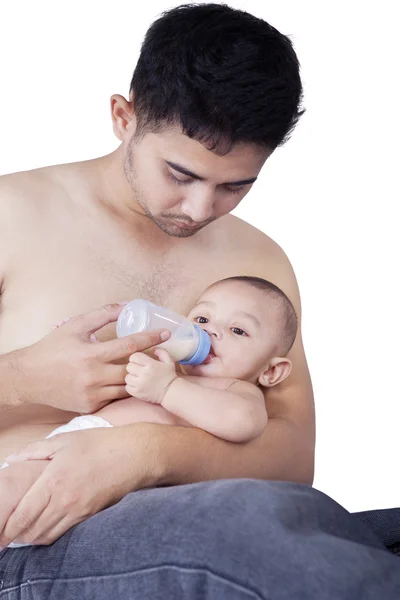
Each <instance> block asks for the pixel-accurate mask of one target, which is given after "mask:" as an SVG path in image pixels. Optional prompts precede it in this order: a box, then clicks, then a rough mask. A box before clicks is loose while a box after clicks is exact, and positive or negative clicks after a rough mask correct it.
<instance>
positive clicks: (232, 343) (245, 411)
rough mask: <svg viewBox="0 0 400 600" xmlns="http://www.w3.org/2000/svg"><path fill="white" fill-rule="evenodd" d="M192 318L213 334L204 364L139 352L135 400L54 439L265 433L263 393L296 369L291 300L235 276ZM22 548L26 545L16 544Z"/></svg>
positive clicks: (78, 422) (132, 379)
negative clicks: (116, 430) (100, 434)
mask: <svg viewBox="0 0 400 600" xmlns="http://www.w3.org/2000/svg"><path fill="white" fill-rule="evenodd" d="M188 319H189V320H191V321H193V322H194V323H196V324H197V325H198V326H199V327H202V328H203V329H204V330H205V331H207V333H208V334H209V335H210V338H211V350H210V353H209V355H208V356H207V358H206V360H205V361H204V362H203V363H202V364H201V365H191V366H188V365H185V366H183V365H176V364H175V363H174V361H173V360H172V358H171V357H170V355H169V354H168V352H167V351H166V350H165V349H163V348H158V347H155V348H154V349H153V351H152V352H153V355H154V356H156V358H153V357H152V356H150V355H149V354H147V353H143V352H136V353H135V354H132V355H131V356H130V358H129V363H128V365H127V373H128V374H127V376H126V379H125V381H126V390H127V392H128V393H129V394H130V395H131V396H132V397H131V398H125V399H123V400H117V401H114V402H112V403H110V404H108V405H107V406H105V407H104V408H102V409H100V410H99V411H97V412H96V413H94V414H92V415H82V416H79V417H75V418H74V419H72V421H70V422H69V423H67V424H66V425H63V426H61V427H58V428H57V429H56V430H55V431H53V432H52V433H51V434H50V435H49V436H47V437H51V436H53V435H56V434H58V433H65V432H67V431H74V430H78V429H88V428H91V427H113V426H118V425H127V424H130V423H135V422H153V423H154V422H155V423H164V424H170V425H184V426H187V427H198V428H200V429H204V430H205V431H208V432H209V433H211V434H213V435H215V436H217V437H220V438H222V439H225V440H228V441H231V442H247V441H250V440H252V439H254V438H256V437H258V436H259V435H260V434H261V433H262V432H263V431H264V429H265V427H266V425H267V420H268V416H267V411H266V407H265V399H264V394H263V391H262V390H263V388H265V387H271V386H274V385H277V384H278V383H280V382H281V381H283V380H284V379H286V377H288V375H289V374H290V371H291V366H292V365H291V361H290V360H289V359H288V358H285V356H286V354H287V353H288V352H289V350H290V348H291V347H292V345H293V343H294V340H295V337H296V332H297V317H296V313H295V310H294V308H293V305H292V303H291V302H290V300H289V299H288V298H287V296H286V295H285V294H284V293H283V292H282V291H281V290H280V289H279V288H278V287H276V286H275V285H274V284H272V283H270V282H268V281H266V280H265V279H261V278H258V277H248V276H237V277H229V278H228V279H223V280H221V281H217V282H216V283H213V284H212V285H211V286H209V287H208V288H207V289H206V290H205V291H204V292H203V293H202V295H201V296H200V298H199V299H198V301H197V303H196V305H195V306H194V307H193V308H192V310H191V311H190V313H189V315H188ZM157 359H158V360H157ZM177 367H179V372H178V370H177ZM6 466H8V465H7V463H5V464H4V465H2V467H1V468H3V467H6ZM20 545H21V546H22V545H27V544H14V543H13V544H10V546H11V547H17V546H20Z"/></svg>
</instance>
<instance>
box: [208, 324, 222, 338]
mask: <svg viewBox="0 0 400 600" xmlns="http://www.w3.org/2000/svg"><path fill="white" fill-rule="evenodd" d="M204 329H205V331H207V333H208V335H209V336H214V337H216V338H219V337H221V333H220V331H219V329H218V328H217V327H215V326H210V325H209V326H208V327H205V328H204Z"/></svg>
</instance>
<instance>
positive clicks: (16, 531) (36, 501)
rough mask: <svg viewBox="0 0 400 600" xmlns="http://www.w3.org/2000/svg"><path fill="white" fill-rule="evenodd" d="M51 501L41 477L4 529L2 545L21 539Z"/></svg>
mask: <svg viewBox="0 0 400 600" xmlns="http://www.w3.org/2000/svg"><path fill="white" fill-rule="evenodd" d="M50 500H51V495H50V493H49V492H48V491H47V489H46V487H45V486H43V483H42V477H39V478H38V479H37V480H36V481H35V483H34V484H33V485H32V487H31V488H30V489H29V490H28V491H27V493H26V494H25V496H24V497H23V498H22V500H21V501H20V503H19V504H18V506H17V507H16V509H15V510H14V512H13V513H12V515H11V516H10V518H9V519H8V521H7V523H6V526H5V527H4V530H3V534H2V539H1V541H2V543H3V542H4V541H5V544H4V545H8V544H9V543H10V542H12V541H13V540H15V539H16V538H19V537H20V536H21V535H23V533H24V532H25V531H27V530H29V528H30V527H31V526H32V524H33V523H34V522H35V521H36V520H37V519H38V518H39V517H40V515H41V514H42V513H43V511H44V510H45V508H46V507H47V505H48V504H49V502H50Z"/></svg>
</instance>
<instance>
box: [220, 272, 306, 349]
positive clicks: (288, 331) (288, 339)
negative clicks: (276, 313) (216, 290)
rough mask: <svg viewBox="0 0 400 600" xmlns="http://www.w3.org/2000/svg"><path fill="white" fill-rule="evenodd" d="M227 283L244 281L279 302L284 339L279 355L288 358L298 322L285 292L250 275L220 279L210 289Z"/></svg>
mask: <svg viewBox="0 0 400 600" xmlns="http://www.w3.org/2000/svg"><path fill="white" fill-rule="evenodd" d="M225 281H243V282H244V283H248V284H249V285H252V286H253V287H255V288H257V289H259V290H261V291H263V292H264V293H265V294H266V295H268V296H271V297H272V298H274V299H277V300H278V301H279V305H280V308H282V324H281V325H282V326H281V331H282V337H281V340H280V344H279V355H280V356H286V355H287V353H288V352H289V350H290V348H291V347H292V346H293V344H294V341H295V339H296V335H297V326H298V320H297V315H296V311H295V309H294V306H293V304H292V303H291V301H290V300H289V298H288V297H287V296H286V294H285V292H283V291H282V290H281V289H280V288H279V287H278V286H276V285H275V284H274V283H271V281H267V280H266V279H263V278H262V277H251V276H249V275H236V276H234V277H227V278H226V279H220V280H219V281H216V282H215V283H213V284H212V285H211V286H210V287H213V286H214V285H215V286H216V285H219V284H220V283H224V282H225Z"/></svg>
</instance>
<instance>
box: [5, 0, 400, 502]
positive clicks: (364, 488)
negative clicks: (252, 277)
mask: <svg viewBox="0 0 400 600" xmlns="http://www.w3.org/2000/svg"><path fill="white" fill-rule="evenodd" d="M135 4H136V3H135V2H134V1H133V0H130V1H123V0H113V1H111V0H110V1H108V2H107V1H103V2H98V1H93V2H92V1H86V2H85V1H82V0H80V1H76V0H74V1H71V0H70V1H69V2H68V3H66V2H65V3H61V2H53V1H43V0H36V1H35V2H30V1H28V0H25V1H19V2H7V3H5V2H2V3H1V8H0V56H1V75H0V91H1V96H0V136H1V141H0V173H9V172H15V171H21V170H25V169H33V168H35V167H39V166H43V165H48V164H56V163H62V162H73V161H77V160H84V159H89V158H93V157H96V156H100V155H104V154H107V153H109V152H111V151H112V150H114V149H115V148H116V147H117V146H118V140H117V139H116V138H115V137H114V136H113V133H112V128H111V120H110V116H109V97H110V96H111V95H112V94H113V93H120V94H122V95H124V96H125V97H128V90H129V83H130V79H131V75H132V72H133V69H134V66H135V64H136V60H137V57H138V52H139V48H140V43H141V41H142V39H143V36H144V34H145V32H146V30H147V28H148V27H149V25H150V23H151V22H152V21H153V20H154V19H155V18H156V17H157V16H158V15H159V13H160V12H161V11H163V10H166V9H168V8H170V7H172V6H176V5H177V4H179V2H177V3H173V2H172V3H171V4H170V3H168V2H165V1H158V2H157V1H152V0H150V1H148V2H140V10H139V8H138V9H137V10H135V8H134V5H135ZM230 5H231V6H233V7H236V8H244V7H245V8H246V10H247V11H248V12H252V13H253V14H255V15H256V16H259V17H261V18H263V19H265V20H267V21H269V22H270V23H271V24H272V25H274V26H275V27H277V28H278V29H279V30H280V31H282V33H285V34H286V35H290V37H291V39H292V41H293V43H294V45H295V48H296V51H297V53H298V56H299V59H300V62H301V65H302V76H303V80H304V88H305V106H306V108H307V113H306V114H305V115H304V116H303V118H302V120H301V123H300V124H299V126H298V128H297V130H296V131H295V133H294V134H293V136H292V139H291V140H290V141H289V142H288V144H287V145H286V146H284V147H283V148H281V149H278V150H277V151H276V153H275V154H274V155H273V156H272V157H271V158H270V160H269V161H267V163H266V165H265V167H264V169H263V171H262V176H261V177H260V181H259V182H258V183H257V184H256V186H255V187H254V188H253V190H252V191H251V192H250V194H249V195H248V196H247V197H246V198H245V200H244V201H243V203H242V205H241V206H240V207H239V208H238V209H237V211H236V214H237V215H239V216H240V217H242V218H244V219H246V220H247V221H249V222H250V223H253V224H254V225H256V226H257V227H259V228H260V229H262V230H263V231H265V233H267V234H268V235H270V236H271V237H272V238H274V239H275V240H276V241H277V242H278V243H279V244H280V245H281V246H282V247H283V249H284V250H285V252H286V253H287V254H288V256H289V258H290V260H291V261H292V264H293V266H294V269H295V271H296V273H297V278H298V283H299V286H300V290H301V295H302V302H303V330H304V340H305V347H306V353H307V357H308V361H309V367H310V370H311V375H312V379H313V384H314V391H315V401H316V410H317V464H316V477H315V486H316V487H317V488H319V489H321V490H323V491H324V492H326V493H327V494H329V495H330V496H332V497H333V498H335V499H336V500H337V501H338V502H340V503H341V504H343V505H344V506H345V507H346V508H348V509H349V510H364V509H369V508H378V507H380V508H385V507H390V506H395V505H399V504H400V480H399V468H398V463H399V461H398V450H399V436H400V434H399V431H400V409H399V386H398V377H397V373H398V372H399V367H398V363H399V359H400V355H399V347H398V345H399V338H400V326H399V322H400V318H399V311H400V294H399V292H398V289H399V274H398V258H399V242H398V219H396V217H395V213H396V212H397V209H398V206H397V205H398V203H399V184H398V173H399V168H398V162H399V151H398V144H399V107H400V98H399V88H398V84H397V80H398V78H399V73H400V67H399V62H400V61H399V59H400V51H399V43H398V41H397V40H398V31H397V29H398V28H397V24H396V23H397V21H396V19H395V12H396V11H395V9H396V6H397V2H396V1H395V0H392V1H389V0H387V1H385V0H381V1H380V2H368V1H363V2H361V1H359V2H357V1H354V0H353V1H352V2H351V1H336V2H330V3H328V2H319V1H317V0H316V1H308V2H307V1H304V2H298V0H293V1H285V0H274V1H268V0H263V2H258V1H251V0H246V1H244V0H243V1H242V2H238V1H231V2H230Z"/></svg>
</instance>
